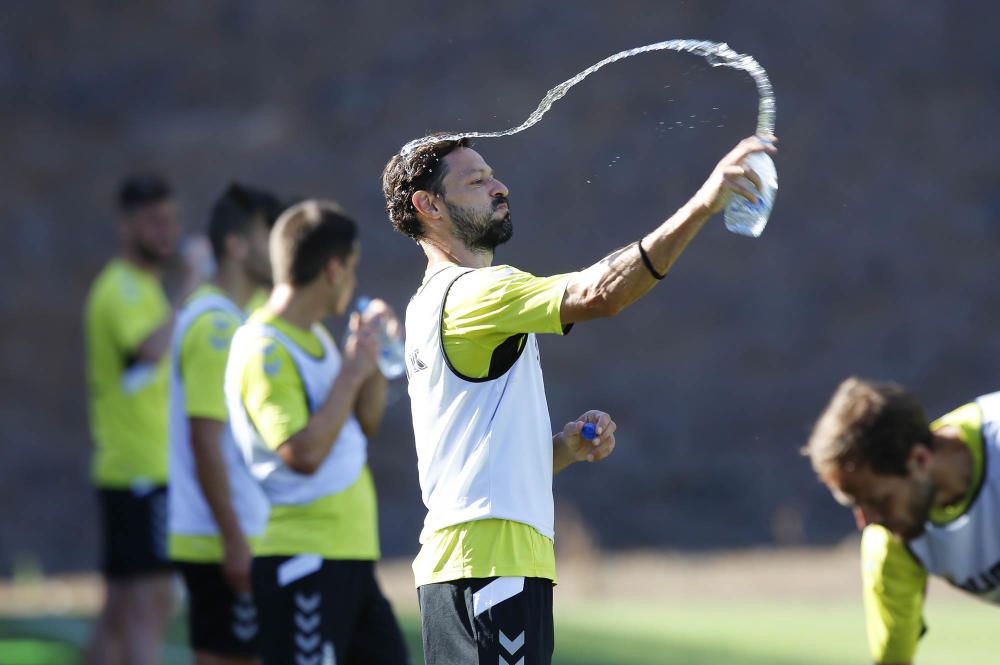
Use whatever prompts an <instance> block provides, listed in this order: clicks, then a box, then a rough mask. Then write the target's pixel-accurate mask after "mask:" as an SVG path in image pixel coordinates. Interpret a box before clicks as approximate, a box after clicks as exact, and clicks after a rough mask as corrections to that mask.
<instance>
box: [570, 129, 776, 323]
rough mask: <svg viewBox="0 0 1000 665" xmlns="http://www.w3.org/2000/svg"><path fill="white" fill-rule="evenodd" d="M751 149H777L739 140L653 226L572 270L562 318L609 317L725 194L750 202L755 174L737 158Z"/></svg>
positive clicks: (670, 259)
mask: <svg viewBox="0 0 1000 665" xmlns="http://www.w3.org/2000/svg"><path fill="white" fill-rule="evenodd" d="M774 141H777V139H774V138H773V137H772V142H774ZM756 152H768V153H772V154H773V153H775V152H777V149H776V148H775V147H774V145H773V144H772V143H767V142H764V141H761V140H760V139H758V138H757V137H753V136H751V137H749V138H746V139H744V140H743V141H741V142H740V143H739V144H738V145H737V146H736V147H735V148H733V149H732V150H731V151H730V152H729V154H727V155H726V156H725V157H723V158H722V161H720V162H719V163H718V165H716V167H715V169H714V170H713V171H712V174H711V175H710V176H709V177H708V179H707V180H706V181H705V183H704V184H703V185H702V186H701V188H700V189H699V190H698V192H697V193H696V194H695V195H694V196H693V197H691V199H690V200H689V201H688V202H687V203H685V204H684V206H682V207H681V209H680V210H678V211H677V212H676V213H674V214H673V215H672V216H671V217H670V218H669V219H667V220H666V221H665V222H663V223H662V224H661V225H660V226H659V227H657V228H656V229H655V230H653V231H652V232H651V233H649V234H647V235H646V236H644V237H643V238H641V239H640V240H639V241H638V242H637V243H633V244H631V245H629V246H627V247H623V248H622V249H619V250H616V251H615V252H612V253H611V254H609V255H608V256H606V257H604V258H603V259H601V260H600V261H598V262H597V263H595V264H594V265H592V266H590V267H589V268H586V269H584V270H581V271H580V272H578V273H576V274H575V275H574V276H573V278H572V279H570V281H569V284H568V285H567V287H566V294H565V295H564V296H563V302H562V307H561V308H560V310H559V315H560V318H561V319H562V322H563V323H564V324H570V323H577V322H579V321H588V320H590V319H597V318H603V317H610V316H615V315H616V314H618V313H619V312H621V311H622V310H623V309H625V308H626V307H628V306H629V305H631V304H632V303H634V302H635V301H636V300H638V299H639V298H641V297H642V296H643V295H645V294H646V293H647V292H648V291H649V290H650V289H652V288H653V286H655V285H656V283H657V281H658V278H662V277H663V276H664V275H665V274H666V273H667V271H668V270H670V268H671V266H673V264H674V262H675V261H676V260H677V257H679V256H680V254H681V252H683V251H684V248H685V247H687V245H688V243H689V242H691V240H692V238H694V236H695V235H697V233H698V232H699V231H700V230H701V228H702V227H703V226H704V225H705V222H707V221H708V220H709V218H711V217H712V215H714V214H715V213H717V212H719V211H720V210H722V208H723V207H724V206H725V203H726V200H727V199H728V198H729V196H730V195H736V196H742V197H744V198H746V199H747V200H749V201H751V202H754V203H756V201H757V194H758V191H759V190H760V188H761V181H760V177H759V176H758V175H757V174H756V173H755V172H754V171H753V169H751V168H750V167H748V166H746V165H745V164H744V163H743V161H744V160H745V159H746V158H747V156H749V155H751V154H753V153H756ZM643 253H645V257H644V256H643ZM654 273H655V274H656V275H657V276H656V277H654Z"/></svg>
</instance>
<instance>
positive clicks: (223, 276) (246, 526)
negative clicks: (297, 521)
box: [169, 184, 281, 665]
mask: <svg viewBox="0 0 1000 665" xmlns="http://www.w3.org/2000/svg"><path fill="white" fill-rule="evenodd" d="M280 212H281V206H280V204H279V202H278V200H277V199H276V198H275V197H274V196H272V195H271V194H268V193H267V192H263V191H260V190H257V189H253V188H250V187H245V186H242V185H238V184H233V185H230V186H229V187H228V188H227V189H226V190H225V191H224V192H223V193H222V195H221V196H220V197H219V199H218V200H217V201H216V202H215V205H214V206H213V208H212V212H211V216H210V218H209V223H208V237H209V240H210V241H211V243H212V254H213V256H214V259H215V265H216V272H215V277H214V279H213V281H212V282H211V283H208V284H205V285H204V286H202V287H201V288H199V289H198V290H197V291H196V292H195V293H194V294H193V295H192V296H191V297H190V298H188V300H187V302H186V303H185V304H184V307H183V309H181V310H180V312H179V313H178V316H177V325H176V327H175V328H174V335H173V343H172V345H171V405H170V423H171V427H170V492H169V504H170V516H169V526H170V529H169V530H170V558H171V559H172V560H173V561H174V562H176V563H177V564H178V569H179V570H180V572H181V573H182V575H183V577H184V582H185V585H186V586H187V590H188V605H189V613H188V634H189V636H190V640H191V647H192V649H193V650H194V653H195V662H196V664H197V665H240V664H247V663H253V662H255V658H256V654H257V648H256V633H257V617H256V610H255V608H254V605H253V599H252V598H251V596H250V562H251V559H252V554H251V552H250V544H249V543H248V541H247V538H248V536H249V537H255V536H259V535H260V533H261V531H263V528H264V524H265V523H266V521H267V510H268V505H267V498H266V497H265V496H264V494H263V492H262V491H261V490H260V487H259V485H258V484H257V482H256V481H255V480H254V479H253V478H252V477H251V476H250V473H249V471H248V470H247V468H246V465H245V464H244V463H243V460H242V459H241V458H240V455H239V452H238V450H237V449H236V445H235V443H234V442H233V440H232V435H231V434H230V431H229V426H228V416H227V413H226V401H225V396H224V391H223V382H224V377H225V371H226V360H227V358H228V357H229V343H230V341H231V339H232V336H233V334H234V333H235V332H236V329H237V328H238V327H239V326H240V325H241V324H242V323H243V321H244V318H245V317H244V313H243V312H244V309H245V308H246V304H247V302H248V301H249V300H250V298H251V296H252V295H253V293H254V292H255V291H256V290H258V289H259V288H261V286H262V285H264V284H266V283H268V282H270V279H271V266H270V262H269V261H268V255H267V254H268V233H269V232H270V229H271V226H272V225H273V224H274V222H275V219H276V217H277V216H278V214H280Z"/></svg>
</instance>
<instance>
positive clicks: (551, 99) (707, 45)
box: [400, 39, 774, 155]
mask: <svg viewBox="0 0 1000 665" xmlns="http://www.w3.org/2000/svg"><path fill="white" fill-rule="evenodd" d="M649 51H681V52H685V53H693V54H695V55H700V56H703V57H704V58H705V59H706V60H708V64H710V65H712V66H713V67H732V68H733V69H739V70H742V71H745V72H747V73H748V74H749V75H750V77H751V78H753V80H754V83H755V84H757V93H758V95H759V96H760V102H759V104H758V107H757V134H773V133H774V90H773V89H772V88H771V81H770V79H768V77H767V72H766V71H764V68H763V67H761V66H760V65H759V64H758V63H757V61H756V60H754V59H753V56H750V55H746V54H744V53H737V52H736V51H734V50H732V49H731V48H729V45H728V44H726V43H724V42H710V41H704V40H696V39H670V40H667V41H665V42H657V43H656V44H648V45H646V46H639V47H637V48H633V49H628V50H626V51H621V52H619V53H615V54H614V55H611V56H608V57H607V58H605V59H604V60H601V61H600V62H598V63H596V64H593V65H591V66H590V67H587V68H586V69H585V70H583V71H582V72H580V73H579V74H577V75H576V76H574V77H573V78H571V79H569V80H568V81H563V82H562V83H560V84H559V85H557V86H556V87H554V88H552V89H551V90H549V91H548V92H547V93H545V97H543V98H542V101H541V102H540V103H539V104H538V108H536V109H535V110H534V111H533V112H532V114H531V115H529V116H528V119H527V120H525V121H524V122H522V123H521V124H520V125H518V126H517V127H513V128H511V129H505V130H503V131H499V132H460V133H455V134H446V135H439V136H424V137H423V138H419V139H414V140H413V141H410V142H409V143H407V144H406V145H404V146H403V148H402V149H401V150H400V154H403V155H406V154H407V153H409V152H411V151H413V150H415V149H417V148H419V147H420V146H423V145H427V144H428V143H434V142H436V141H457V140H458V139H462V138H497V137H500V136H510V135H511V134H517V133H518V132H522V131H524V130H525V129H528V128H529V127H531V126H532V125H535V124H536V123H537V122H538V121H539V120H541V119H542V116H543V115H545V114H546V113H547V112H548V110H549V109H550V108H552V105H553V104H554V103H555V102H557V101H558V100H560V99H562V97H563V96H565V94H566V93H567V92H569V89H570V88H572V87H573V86H574V85H576V84H577V83H579V82H580V81H582V80H583V79H585V78H587V77H588V76H590V75H591V74H593V73H594V72H596V71H597V70H598V69H600V68H601V67H604V66H605V65H609V64H611V63H612V62H618V61H619V60H624V59H625V58H630V57H632V56H633V55H638V54H640V53H647V52H649Z"/></svg>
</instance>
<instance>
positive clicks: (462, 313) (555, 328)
mask: <svg viewBox="0 0 1000 665" xmlns="http://www.w3.org/2000/svg"><path fill="white" fill-rule="evenodd" d="M760 151H767V152H774V148H773V147H772V146H771V145H770V144H767V143H764V142H762V141H759V140H758V139H756V138H750V139H747V140H745V141H743V142H742V143H740V144H739V145H738V146H737V147H736V148H735V149H734V150H733V151H732V152H730V153H729V155H727V156H726V157H725V158H724V159H723V160H722V162H720V163H719V165H718V166H717V167H716V169H715V170H714V171H713V173H712V175H711V177H710V178H709V179H708V181H707V182H706V183H705V184H704V185H703V186H702V188H701V190H700V191H699V192H698V193H697V194H696V195H695V196H694V197H693V198H692V199H691V200H690V201H689V202H688V203H687V204H686V205H685V206H684V207H683V208H681V209H680V210H679V211H678V212H677V213H676V214H675V215H673V216H672V217H671V218H670V219H668V220H667V221H665V222H664V223H663V224H661V225H660V226H659V227H658V228H656V229H654V230H653V231H652V232H650V233H649V234H648V235H646V236H645V237H643V238H641V239H640V240H639V241H637V242H634V243H632V244H631V245H628V246H627V247H624V248H622V249H619V250H616V251H614V252H612V253H611V254H610V255H608V256H607V257H605V258H604V259H602V260H601V261H599V262H598V263H596V264H595V265H593V266H591V267H589V268H587V269H585V270H582V271H579V272H575V273H570V274H565V275H556V276H552V277H535V276H533V275H530V274H528V273H526V272H523V271H520V270H517V269H515V268H512V267H510V266H505V265H501V266H492V265H491V264H492V262H493V254H494V250H495V248H496V247H497V246H499V245H501V244H502V243H504V242H506V241H507V240H509V239H510V237H511V233H512V226H511V218H510V207H509V202H508V191H507V188H506V187H505V186H504V185H503V183H501V182H500V181H499V180H497V179H496V178H495V177H494V175H493V170H492V169H491V168H490V167H489V165H487V164H486V162H485V161H484V159H483V158H482V156H480V155H479V153H477V152H475V151H474V150H472V148H471V143H470V142H469V141H468V140H466V139H462V140H458V141H450V140H439V141H435V142H432V143H429V144H426V145H423V146H421V147H418V148H416V149H414V150H412V151H409V152H407V153H406V154H399V155H396V156H394V157H393V158H392V159H391V160H390V161H389V163H388V164H387V165H386V168H385V171H384V173H383V191H384V193H385V196H386V202H387V206H386V207H387V210H388V212H389V217H390V219H391V220H392V223H393V225H394V226H395V227H396V229H397V230H399V231H400V232H402V233H404V234H406V235H408V236H409V237H411V238H413V239H414V240H415V241H416V242H417V243H418V244H419V245H420V247H421V249H423V251H424V253H425V255H426V256H427V262H428V265H427V273H426V275H425V277H424V281H423V284H422V286H421V287H420V289H419V290H418V291H417V293H416V295H415V296H414V297H413V299H412V300H411V301H410V304H409V307H408V308H407V311H406V333H407V335H406V357H407V373H408V376H409V392H410V399H411V402H412V409H411V410H412V414H413V428H414V434H415V437H416V445H417V458H418V470H419V475H420V484H421V488H422V493H423V499H424V503H425V504H426V506H427V518H426V520H425V522H424V529H423V532H422V533H421V536H420V542H421V544H422V548H421V550H420V553H419V554H418V555H417V558H416V560H415V561H414V564H413V570H414V574H415V578H416V585H417V587H418V595H419V600H420V609H421V615H422V621H423V639H424V656H425V658H426V661H427V663H428V664H429V665H435V664H438V665H441V664H445V663H459V662H460V663H489V665H496V663H498V662H499V663H501V665H502V664H503V663H511V664H513V663H524V665H535V664H548V663H550V662H551V659H552V649H553V626H552V586H553V582H554V580H555V579H556V574H555V555H554V552H553V542H552V539H553V535H554V534H553V505H552V476H553V474H554V473H558V472H559V471H561V470H562V469H564V468H565V467H567V466H569V465H570V464H572V463H574V462H578V461H584V460H587V461H597V460H600V459H603V458H604V457H606V456H607V455H608V454H610V453H611V451H612V450H613V449H614V444H615V429H616V425H615V423H614V422H613V421H612V420H611V418H610V417H609V416H608V414H606V413H603V412H601V411H588V412H586V413H584V414H583V415H581V416H580V417H579V418H577V419H575V420H572V421H570V422H569V423H567V425H566V426H565V427H564V428H563V430H562V431H561V432H559V433H556V434H555V435H553V434H552V433H551V430H550V421H549V413H548V406H547V403H546V397H545V389H544V385H543V381H542V372H541V365H540V362H539V357H538V346H537V342H536V339H535V334H536V333H551V334H557V335H558V334H565V333H566V332H568V331H569V328H570V327H571V326H572V325H573V324H574V323H578V322H581V321H588V320H590V319H596V318H600V317H610V316H614V315H615V314H617V313H618V312H620V311H621V310H622V309H624V308H625V307H627V306H628V305H630V304H632V303H633V302H635V301H636V300H638V299H639V298H640V297H642V296H643V295H644V294H646V293H647V292H648V291H649V290H650V289H652V288H653V286H654V285H655V284H656V283H657V282H658V281H659V280H660V279H662V278H663V277H664V273H666V271H667V270H668V269H669V267H670V266H671V265H672V264H673V262H674V260H675V259H676V258H677V257H678V255H680V253H681V251H683V249H684V247H685V246H686V245H687V244H688V242H689V241H690V240H691V239H692V238H693V237H694V236H695V234H696V233H697V232H698V231H699V230H700V229H701V227H702V226H703V225H704V224H705V222H706V221H707V220H708V219H709V217H711V216H712V215H713V214H714V213H716V212H718V211H719V210H721V209H722V207H723V205H724V204H725V200H726V198H727V196H729V195H730V193H735V194H737V195H740V196H744V197H746V198H747V199H749V200H751V201H755V200H756V194H755V192H754V191H753V187H755V186H756V187H757V188H759V187H760V180H759V178H758V177H757V175H756V174H755V173H753V171H752V170H751V169H749V168H748V167H746V166H745V165H744V164H743V160H744V158H745V157H746V156H747V155H750V154H752V153H754V152H760ZM583 362H585V363H586V362H589V361H583ZM585 426H587V428H588V429H591V428H592V429H593V431H592V432H590V433H592V434H593V437H586V438H585V437H584V436H582V435H583V433H584V427H585ZM588 439H589V440H588Z"/></svg>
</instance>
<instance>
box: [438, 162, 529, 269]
mask: <svg viewBox="0 0 1000 665" xmlns="http://www.w3.org/2000/svg"><path fill="white" fill-rule="evenodd" d="M444 162H445V164H446V165H447V166H448V172H447V173H446V174H445V176H444V179H443V181H442V185H443V189H444V204H445V208H446V210H447V215H448V218H449V221H450V222H451V224H452V233H453V234H454V236H455V237H456V238H457V239H458V240H460V241H462V243H463V244H464V245H465V246H466V247H468V248H469V249H473V250H480V251H493V249H494V248H496V247H497V246H499V245H502V244H503V243H505V242H507V241H508V240H510V238H511V236H512V235H513V232H514V229H513V225H512V223H511V218H510V204H509V202H508V200H507V196H508V194H509V192H508V191H507V187H506V185H504V184H503V183H502V182H500V181H499V180H497V179H496V178H495V177H494V176H493V169H491V168H490V166H489V165H488V164H487V163H486V161H485V160H484V159H483V158H482V156H481V155H480V154H479V153H478V152H476V151H475V150H472V149H471V148H458V149H457V150H453V151H452V152H450V153H448V155H446V156H445V158H444Z"/></svg>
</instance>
